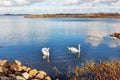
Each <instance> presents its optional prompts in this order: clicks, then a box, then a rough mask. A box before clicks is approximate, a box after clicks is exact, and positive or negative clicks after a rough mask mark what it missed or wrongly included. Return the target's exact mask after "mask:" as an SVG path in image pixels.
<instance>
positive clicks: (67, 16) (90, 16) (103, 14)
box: [24, 13, 120, 18]
mask: <svg viewBox="0 0 120 80" xmlns="http://www.w3.org/2000/svg"><path fill="white" fill-rule="evenodd" d="M24 18H120V14H112V13H111V14H110V13H109V14H105V13H98V14H97V13H96V14H28V15H25V16H24Z"/></svg>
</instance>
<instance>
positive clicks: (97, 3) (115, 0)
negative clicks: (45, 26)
mask: <svg viewBox="0 0 120 80" xmlns="http://www.w3.org/2000/svg"><path fill="white" fill-rule="evenodd" d="M99 12H105V13H108V12H112V13H120V0H0V13H1V14H5V13H18V14H24V13H32V14H42V13H99Z"/></svg>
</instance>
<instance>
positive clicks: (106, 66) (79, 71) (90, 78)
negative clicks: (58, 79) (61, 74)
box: [69, 60, 120, 80]
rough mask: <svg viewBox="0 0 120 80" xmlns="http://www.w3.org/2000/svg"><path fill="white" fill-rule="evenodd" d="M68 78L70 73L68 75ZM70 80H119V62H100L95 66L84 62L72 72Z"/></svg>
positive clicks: (91, 62) (90, 62)
mask: <svg viewBox="0 0 120 80" xmlns="http://www.w3.org/2000/svg"><path fill="white" fill-rule="evenodd" d="M69 76H70V73H69ZM69 79H70V80H120V62H119V61H115V60H111V61H100V63H99V64H97V63H96V62H95V61H86V62H85V64H84V65H83V66H82V67H81V68H79V67H76V68H75V70H74V76H73V77H71V78H69Z"/></svg>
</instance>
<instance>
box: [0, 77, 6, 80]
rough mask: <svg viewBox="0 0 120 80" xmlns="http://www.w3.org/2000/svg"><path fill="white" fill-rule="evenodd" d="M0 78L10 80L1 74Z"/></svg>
mask: <svg viewBox="0 0 120 80" xmlns="http://www.w3.org/2000/svg"><path fill="white" fill-rule="evenodd" d="M0 80H8V77H5V76H0Z"/></svg>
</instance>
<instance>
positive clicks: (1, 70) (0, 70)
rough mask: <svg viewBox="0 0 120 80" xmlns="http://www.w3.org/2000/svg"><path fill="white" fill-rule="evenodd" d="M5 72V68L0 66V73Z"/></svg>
mask: <svg viewBox="0 0 120 80" xmlns="http://www.w3.org/2000/svg"><path fill="white" fill-rule="evenodd" d="M7 72H8V69H7V68H5V67H3V66H0V73H7Z"/></svg>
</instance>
